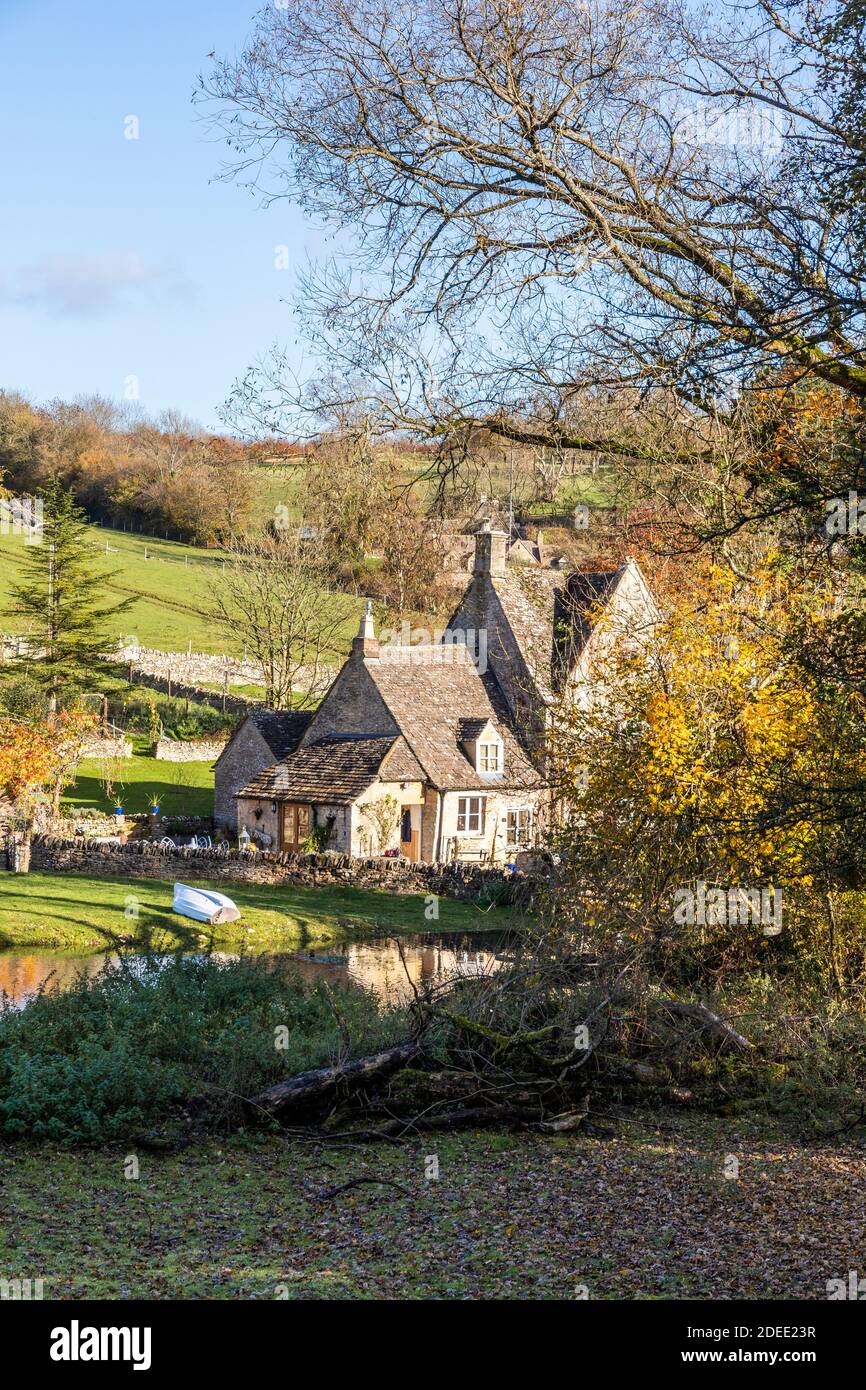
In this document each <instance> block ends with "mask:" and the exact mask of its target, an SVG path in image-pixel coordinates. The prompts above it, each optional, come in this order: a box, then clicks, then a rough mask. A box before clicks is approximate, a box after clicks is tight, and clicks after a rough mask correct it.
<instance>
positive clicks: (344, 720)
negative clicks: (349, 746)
mask: <svg viewBox="0 0 866 1390" xmlns="http://www.w3.org/2000/svg"><path fill="white" fill-rule="evenodd" d="M399 732H400V730H399V729H398V727H397V725H396V724H395V723H394V720H393V717H392V715H391V713H390V711H389V709H388V707H387V705H386V704H385V701H384V700H383V699H382V696H381V695H380V694H379V691H378V690H377V689H376V686H375V685H374V683H373V681H372V680H371V679H370V676H369V675H368V674H367V671H366V670H365V668H364V662H363V659H362V658H360V657H359V656H358V654H357V653H356V652H353V654H352V657H351V659H350V660H349V661H347V662H346V664H345V666H344V667H343V669H342V671H341V672H340V674H339V676H338V677H337V680H336V682H335V684H334V685H333V687H332V688H331V691H330V693H329V695H328V698H327V699H326V700H325V701H324V702H323V703H322V704H321V705H320V706H319V708H318V709H317V710H316V713H315V715H314V717H313V719H312V722H311V723H310V726H309V728H308V729H307V732H306V734H305V735H304V737H303V739H302V740H301V747H304V746H305V745H306V744H308V743H318V742H319V741H320V740H322V739H326V738H337V737H339V736H340V735H341V734H356V735H357V734H367V735H369V736H370V737H377V736H378V735H380V734H382V735H384V734H398V733H399Z"/></svg>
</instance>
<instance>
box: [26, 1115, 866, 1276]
mask: <svg viewBox="0 0 866 1390" xmlns="http://www.w3.org/2000/svg"><path fill="white" fill-rule="evenodd" d="M128 1152H129V1150H128V1149H125V1148H118V1149H117V1150H116V1152H115V1151H99V1152H88V1153H85V1154H81V1153H79V1154H70V1153H66V1152H62V1151H59V1150H55V1149H53V1148H52V1147H50V1146H38V1147H37V1146H30V1145H23V1144H14V1145H11V1146H8V1147H7V1148H6V1149H5V1150H4V1159H3V1163H2V1165H0V1202H2V1206H3V1211H4V1213H5V1217H4V1221H3V1223H2V1225H0V1274H4V1275H7V1276H8V1275H14V1276H18V1277H21V1276H23V1277H27V1276H30V1277H31V1278H40V1277H41V1278H43V1279H44V1280H45V1288H44V1295H45V1298H47V1299H57V1298H117V1299H119V1298H148V1299H163V1298H216V1299H237V1298H243V1299H253V1298H264V1299H273V1298H281V1297H288V1298H290V1299H312V1298H327V1299H383V1298H390V1299H393V1298H523V1299H549V1298H566V1299H568V1298H574V1297H576V1296H584V1295H582V1292H581V1289H582V1288H583V1289H585V1290H586V1295H588V1296H589V1297H590V1298H592V1299H625V1300H630V1299H668V1298H688V1297H693V1298H703V1299H719V1298H754V1299H758V1298H772V1299H790V1298H806V1299H821V1300H823V1299H826V1297H827V1289H826V1284H827V1280H829V1279H834V1278H839V1277H845V1274H846V1271H847V1270H849V1269H857V1268H862V1200H861V1196H860V1194H861V1192H862V1185H863V1179H864V1176H866V1172H864V1169H866V1164H864V1158H863V1154H862V1152H861V1151H860V1150H859V1149H857V1148H856V1147H854V1146H850V1145H846V1146H844V1147H836V1148H834V1149H832V1150H831V1149H814V1148H812V1149H808V1150H805V1151H804V1150H802V1149H798V1148H797V1147H795V1146H793V1145H792V1144H791V1143H790V1141H789V1140H787V1139H785V1138H784V1136H779V1135H775V1134H772V1133H765V1134H760V1133H757V1132H755V1131H750V1130H748V1129H746V1128H744V1127H743V1126H742V1125H741V1124H740V1125H732V1123H731V1122H730V1121H722V1120H719V1119H710V1118H696V1117H689V1118H688V1119H686V1118H684V1117H683V1116H682V1115H681V1114H677V1115H667V1114H664V1113H661V1114H659V1115H647V1116H645V1117H643V1118H642V1119H638V1120H633V1121H630V1122H629V1123H628V1124H626V1123H624V1122H619V1123H617V1124H616V1135H615V1137H614V1138H612V1139H610V1140H608V1141H604V1140H599V1139H587V1138H583V1139H581V1138H575V1137H562V1138H541V1137H539V1136H533V1135H500V1134H462V1135H458V1136H453V1137H451V1136H437V1137H436V1138H435V1140H433V1139H431V1138H430V1137H429V1136H428V1137H426V1138H423V1139H420V1140H417V1141H411V1142H408V1143H406V1144H405V1145H403V1146H401V1147H399V1148H395V1147H392V1146H385V1145H377V1146H376V1147H375V1149H372V1150H357V1149H353V1150H349V1151H346V1150H345V1149H342V1148H339V1147H326V1146H319V1145H315V1144H310V1143H302V1142H300V1141H298V1140H293V1139H292V1138H290V1137H287V1136H274V1137H255V1138H254V1137H251V1136H247V1135H238V1136H236V1137H234V1138H231V1139H227V1140H224V1141H208V1142H206V1143H204V1144H202V1145H201V1146H200V1147H199V1146H195V1147H193V1148H189V1149H186V1150H185V1151H183V1152H181V1153H178V1154H175V1155H171V1156H165V1155H157V1154H151V1153H147V1152H140V1153H138V1155H137V1156H138V1159H139V1162H140V1178H139V1180H138V1181H128V1180H126V1179H125V1177H124V1167H123V1165H124V1159H125V1157H126V1155H127V1153H128ZM434 1152H435V1153H436V1155H437V1157H438V1159H439V1178H438V1180H435V1181H432V1180H426V1179H425V1177H424V1173H425V1160H426V1158H427V1156H428V1155H429V1154H431V1153H434ZM730 1153H734V1154H736V1155H737V1156H738V1157H739V1159H740V1177H739V1179H738V1180H737V1181H726V1180H724V1178H723V1177H722V1164H723V1160H724V1158H725V1155H726V1154H730ZM365 1176H366V1177H373V1178H376V1179H380V1180H381V1179H386V1180H388V1181H389V1182H390V1183H395V1184H399V1187H395V1186H385V1185H380V1184H376V1183H369V1184H365V1185H363V1186H359V1187H356V1188H354V1189H352V1190H349V1191H344V1192H341V1193H339V1194H338V1195H336V1196H334V1197H323V1196H322V1193H324V1192H326V1191H327V1190H328V1189H329V1188H333V1187H337V1186H338V1185H339V1184H341V1183H344V1182H348V1181H350V1180H351V1179H353V1178H357V1177H365Z"/></svg>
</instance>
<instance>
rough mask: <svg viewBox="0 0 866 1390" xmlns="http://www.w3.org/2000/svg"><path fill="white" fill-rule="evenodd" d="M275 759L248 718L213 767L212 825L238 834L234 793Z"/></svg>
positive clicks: (236, 805)
mask: <svg viewBox="0 0 866 1390" xmlns="http://www.w3.org/2000/svg"><path fill="white" fill-rule="evenodd" d="M275 761H276V759H275V758H274V755H273V753H272V752H271V750H270V748H269V747H268V745H267V744H266V743H265V740H264V739H263V738H262V736H261V734H260V733H259V731H258V729H257V728H256V726H255V724H254V723H253V722H252V720H251V719H248V720H247V721H246V722H245V723H244V724H242V725H241V727H240V728H239V729H238V731H237V733H236V734H235V736H234V738H233V739H232V741H231V743H230V744H229V745H228V747H227V748H226V750H225V752H224V753H223V754H222V756H221V757H220V760H219V763H218V765H217V767H215V768H214V775H213V781H214V806H213V818H214V824H215V825H221V826H223V827H224V828H225V829H227V830H230V831H231V833H232V834H233V835H234V834H237V831H238V828H239V827H238V804H237V802H236V801H235V799H234V797H235V793H236V792H239V791H241V790H242V789H243V788H244V787H245V786H247V784H248V783H249V782H251V781H252V780H253V778H254V777H257V776H258V774H259V773H260V772H263V771H264V769H265V768H266V767H271V766H272V764H273V763H274V762H275Z"/></svg>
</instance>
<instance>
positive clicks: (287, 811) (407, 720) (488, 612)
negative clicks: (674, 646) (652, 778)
mask: <svg viewBox="0 0 866 1390" xmlns="http://www.w3.org/2000/svg"><path fill="white" fill-rule="evenodd" d="M506 555H507V536H506V535H505V534H504V533H503V532H499V531H493V530H487V531H484V532H481V533H479V535H478V536H477V537H476V541H475V567H474V572H473V576H472V579H471V582H470V583H469V585H468V587H467V589H466V592H465V593H464V595H463V597H462V599H461V601H460V603H459V605H458V607H457V610H456V611H455V613H454V614H453V616H452V619H451V621H450V623H449V626H448V629H447V631H446V632H445V635H444V639H443V640H442V641H441V642H438V643H436V644H425V645H412V646H402V645H397V644H395V643H390V642H389V643H382V644H380V643H379V641H378V640H377V638H376V635H375V631H374V627H373V620H372V616H371V614H370V612H369V605H368V611H367V613H366V614H365V616H364V618H363V620H362V623H361V628H360V631H359V633H358V636H357V637H356V638H355V640H354V642H353V644H352V652H351V654H350V656H349V658H348V660H347V661H346V663H345V664H344V666H343V668H342V670H341V671H340V672H339V674H338V675H337V677H336V679H335V680H334V682H333V684H332V685H331V687H330V689H329V690H328V692H327V694H326V695H325V698H324V699H323V701H322V703H321V705H320V706H319V708H318V709H317V710H316V711H315V713H314V714H313V715H312V717H309V718H308V719H307V722H306V724H305V725H304V726H303V727H302V724H301V720H302V719H303V716H300V717H298V716H297V715H295V714H285V715H280V714H278V713H277V712H274V711H270V712H264V711H262V712H258V714H257V715H256V716H250V718H249V719H248V720H246V721H245V722H244V724H243V725H242V726H241V728H240V729H239V730H238V732H237V734H236V735H235V737H234V738H233V739H232V741H231V743H230V744H229V745H228V746H227V748H226V750H225V752H224V753H223V755H222V757H221V758H220V760H219V762H218V764H217V771H216V779H217V807H218V815H219V816H220V817H221V818H223V817H224V822H225V823H229V822H230V821H231V820H232V817H231V816H230V814H229V813H228V805H229V802H231V801H233V802H235V803H236V806H237V812H236V818H235V821H234V823H235V824H236V826H237V829H238V831H239V832H240V831H241V830H243V829H244V828H246V829H247V830H248V832H249V833H250V834H252V835H254V836H255V837H256V838H258V839H259V840H260V842H261V843H265V844H273V845H274V846H278V847H279V848H280V849H283V850H288V851H292V850H298V849H301V848H302V847H304V846H312V845H315V846H316V847H317V848H328V849H333V850H339V851H342V852H344V853H349V854H353V855H370V854H383V853H400V854H403V855H405V856H406V857H407V858H409V859H411V860H423V861H427V862H430V861H440V860H448V859H461V860H467V861H477V862H485V863H491V862H492V863H503V862H508V861H510V860H512V859H513V858H514V856H515V855H517V854H518V853H519V852H520V851H521V850H524V849H527V848H530V847H532V846H534V845H537V844H538V843H539V842H541V841H543V840H544V836H545V832H546V829H547V826H548V823H549V817H550V814H551V809H550V803H551V793H550V786H549V779H548V778H547V777H546V776H545V768H544V759H545V743H546V732H547V730H548V729H549V728H550V724H551V720H552V718H553V717H554V712H555V710H556V708H557V707H558V705H559V703H560V702H561V701H562V700H566V701H569V702H571V701H585V700H589V699H592V698H596V697H597V696H598V687H599V682H600V674H599V673H600V661H601V658H602V657H603V654H604V651H605V650H606V644H609V643H610V642H611V641H616V640H629V641H634V640H639V634H640V631H641V630H642V629H646V628H647V627H648V626H651V625H652V623H653V622H654V621H657V618H658V611H657V609H656V607H655V604H654V601H653V599H652V596H651V594H650V592H649V590H648V588H647V586H646V583H645V581H644V579H643V576H642V574H641V572H640V570H639V568H638V566H637V565H636V564H635V563H634V562H633V561H631V560H629V561H627V562H626V563H625V564H623V565H621V566H619V567H618V568H617V569H615V570H611V571H605V572H602V573H592V574H572V575H568V574H566V573H564V572H562V571H558V570H547V569H543V568H540V567H528V566H525V565H516V564H509V563H508V562H507V558H506ZM599 607H602V608H603V609H604V611H605V613H606V615H607V616H609V618H610V620H611V621H610V622H606V623H605V624H601V625H597V624H596V623H594V622H593V621H591V616H590V614H591V611H592V612H593V613H594V612H596V611H597V610H598V608H599ZM281 721H285V724H284V726H281ZM263 722H264V723H266V724H268V726H269V728H270V734H269V737H270V743H268V736H266V735H265V733H263V731H262V728H261V724H262V723H263ZM281 729H282V731H281V732H277V731H278V730H281ZM278 743H279V744H280V747H281V750H282V749H284V750H285V751H280V752H279V754H277V755H276V756H274V757H272V758H267V756H266V752H265V745H267V747H269V748H271V749H273V748H274V746H275V745H276V744H278ZM289 745H291V746H289Z"/></svg>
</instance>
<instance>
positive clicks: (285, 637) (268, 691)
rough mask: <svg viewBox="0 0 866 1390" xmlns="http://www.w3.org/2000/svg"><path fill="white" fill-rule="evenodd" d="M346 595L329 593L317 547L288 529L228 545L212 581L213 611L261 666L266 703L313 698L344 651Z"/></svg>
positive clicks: (287, 704)
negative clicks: (278, 534)
mask: <svg viewBox="0 0 866 1390" xmlns="http://www.w3.org/2000/svg"><path fill="white" fill-rule="evenodd" d="M348 606H349V605H348V600H347V599H346V598H345V596H343V595H339V594H334V593H332V592H330V591H329V590H328V589H327V588H326V586H325V582H324V578H323V570H322V567H321V565H320V564H319V563H318V560H317V556H316V552H315V549H314V548H313V547H312V546H309V545H307V544H305V543H303V542H301V541H299V540H298V539H297V537H296V536H294V535H293V534H291V533H287V534H286V535H285V536H284V537H282V538H280V539H278V540H271V539H265V540H261V541H248V542H243V543H241V544H239V545H238V547H237V548H236V549H235V550H234V551H232V552H231V554H230V557H229V561H228V563H227V565H226V567H225V573H224V575H222V576H221V577H220V578H219V579H218V580H217V581H216V584H215V589H214V608H213V612H212V617H213V619H214V621H215V622H216V623H217V624H218V626H219V627H220V628H221V629H222V630H223V631H224V632H225V634H226V636H227V637H228V638H229V639H230V640H231V641H232V642H233V643H234V644H235V645H239V644H240V643H243V644H244V645H245V647H246V650H247V652H248V654H249V657H250V659H251V660H252V661H254V662H256V663H257V664H259V665H260V666H261V670H262V679H263V682H264V686H265V703H266V705H267V706H268V707H269V708H271V709H290V708H292V707H293V706H301V707H303V706H308V705H315V704H316V703H318V701H319V699H320V698H321V696H322V695H323V694H324V691H325V689H326V688H327V686H328V685H329V683H330V681H331V679H332V677H333V675H334V667H335V665H336V663H337V662H338V660H339V653H340V650H341V642H340V637H341V629H342V627H343V626H344V624H345V622H346V618H347V616H348Z"/></svg>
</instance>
